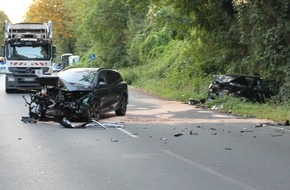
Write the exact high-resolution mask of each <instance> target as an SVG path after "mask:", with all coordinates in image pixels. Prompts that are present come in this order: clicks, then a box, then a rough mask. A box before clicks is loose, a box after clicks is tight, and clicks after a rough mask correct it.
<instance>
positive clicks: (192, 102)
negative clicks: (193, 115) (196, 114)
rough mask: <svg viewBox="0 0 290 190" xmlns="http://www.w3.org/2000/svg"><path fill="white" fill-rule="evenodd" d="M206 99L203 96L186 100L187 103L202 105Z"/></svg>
mask: <svg viewBox="0 0 290 190" xmlns="http://www.w3.org/2000/svg"><path fill="white" fill-rule="evenodd" d="M205 101H206V99H205V98H202V99H200V100H196V99H192V98H190V99H189V100H188V104H189V105H203V104H204V103H205Z"/></svg>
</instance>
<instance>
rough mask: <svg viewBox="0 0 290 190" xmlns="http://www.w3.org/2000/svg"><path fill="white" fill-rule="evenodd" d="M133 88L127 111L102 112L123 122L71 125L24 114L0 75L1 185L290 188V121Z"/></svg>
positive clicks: (108, 189)
mask: <svg viewBox="0 0 290 190" xmlns="http://www.w3.org/2000/svg"><path fill="white" fill-rule="evenodd" d="M129 92H130V103H129V106H128V112H127V115H126V116H125V117H116V116H114V114H113V113H109V114H106V115H105V116H104V117H103V118H102V119H101V120H100V122H101V123H117V124H122V125H124V128H107V129H103V128H101V127H100V126H91V127H87V128H86V129H68V128H63V127H62V126H61V125H59V124H58V123H54V122H38V123H37V124H32V123H23V122H21V117H22V116H27V114H28V108H27V107H26V106H25V103H24V100H23V99H22V95H23V94H20V93H18V94H6V93H5V91H4V75H0V103H1V106H0V127H1V128H0V129H1V132H0V189H5V190H18V189H19V190H26V189H29V190H33V189H35V190H39V189H41V190H51V189H53V190H56V189H61V190H137V189H138V190H142V189H144V190H145V189H146V190H165V189H166V190H176V189H180V190H181V189H182V190H189V189H190V190H213V189H214V190H248V189H251V190H252V189H261V190H273V189H275V190H279V189H281V190H285V189H289V188H290V175H289V171H290V164H289V163H290V138H289V134H290V133H289V130H288V129H287V128H284V127H283V126H279V127H278V126H269V125H265V126H262V127H255V126H256V124H258V123H267V122H269V121H264V120H257V119H244V118H240V117H237V116H233V115H228V114H219V113H218V112H217V111H212V110H205V109H201V108H196V107H194V106H192V105H187V104H183V103H180V102H175V101H166V100H161V99H158V98H155V97H153V96H150V95H146V94H144V93H141V92H140V91H139V90H137V89H135V88H132V87H131V88H130V91H129ZM26 96H27V95H26Z"/></svg>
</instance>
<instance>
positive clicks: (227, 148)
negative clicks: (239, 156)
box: [225, 147, 233, 150]
mask: <svg viewBox="0 0 290 190" xmlns="http://www.w3.org/2000/svg"><path fill="white" fill-rule="evenodd" d="M225 150H233V149H232V148H229V147H226V148H225Z"/></svg>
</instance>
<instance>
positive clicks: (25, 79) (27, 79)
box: [23, 77, 35, 82]
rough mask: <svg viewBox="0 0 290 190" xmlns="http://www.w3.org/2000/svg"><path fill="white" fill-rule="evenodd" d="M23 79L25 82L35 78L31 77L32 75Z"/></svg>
mask: <svg viewBox="0 0 290 190" xmlns="http://www.w3.org/2000/svg"><path fill="white" fill-rule="evenodd" d="M23 80H24V81H26V82H33V81H35V79H34V78H32V77H29V78H23Z"/></svg>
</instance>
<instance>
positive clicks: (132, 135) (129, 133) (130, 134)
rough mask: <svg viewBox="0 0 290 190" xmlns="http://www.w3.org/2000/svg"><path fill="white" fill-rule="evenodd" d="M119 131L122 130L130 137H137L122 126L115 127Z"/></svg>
mask: <svg viewBox="0 0 290 190" xmlns="http://www.w3.org/2000/svg"><path fill="white" fill-rule="evenodd" d="M117 129H118V130H119V131H122V132H123V133H125V134H127V135H129V136H130V137H133V138H138V136H137V135H134V134H133V133H131V132H129V131H127V130H125V129H123V128H117Z"/></svg>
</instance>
